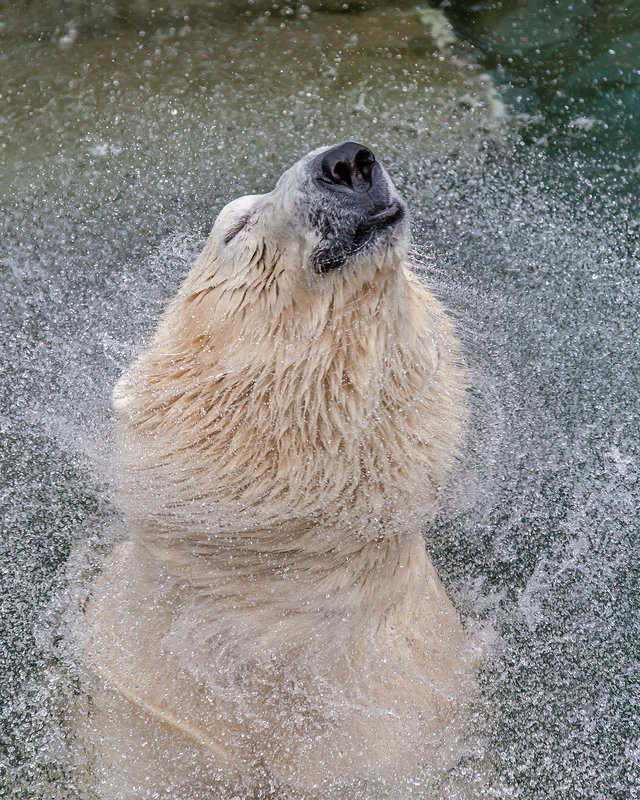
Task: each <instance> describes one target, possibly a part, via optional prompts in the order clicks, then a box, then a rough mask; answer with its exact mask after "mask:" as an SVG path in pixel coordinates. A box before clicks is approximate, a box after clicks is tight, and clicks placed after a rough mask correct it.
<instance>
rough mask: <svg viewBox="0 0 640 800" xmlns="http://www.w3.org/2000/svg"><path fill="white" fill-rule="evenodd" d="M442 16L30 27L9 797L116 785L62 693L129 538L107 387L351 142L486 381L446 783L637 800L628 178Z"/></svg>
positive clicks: (13, 415)
mask: <svg viewBox="0 0 640 800" xmlns="http://www.w3.org/2000/svg"><path fill="white" fill-rule="evenodd" d="M24 13H25V14H26V13H27V12H24ZM434 13H436V12H433V11H426V12H424V13H423V15H422V17H421V15H420V14H419V13H417V12H413V11H412V12H397V11H391V10H386V9H381V10H372V11H369V12H367V13H363V14H357V15H356V14H352V15H337V14H336V15H333V14H325V15H316V14H314V13H312V12H308V13H305V14H301V13H300V12H297V13H296V14H293V15H291V16H292V18H291V19H290V18H289V15H286V14H283V15H282V16H280V17H277V18H275V19H274V18H273V17H271V18H266V17H264V16H255V17H251V18H247V19H246V20H245V19H242V20H239V19H232V18H231V19H229V18H222V17H221V18H220V19H219V20H217V22H216V24H215V27H211V26H209V25H207V24H204V23H203V24H202V25H200V26H197V25H195V24H194V25H193V27H190V26H189V21H185V20H184V19H183V18H182V17H181V18H180V19H181V22H179V23H177V22H176V21H175V18H173V17H172V18H171V19H164V20H155V21H151V22H150V21H149V20H147V23H148V24H146V25H145V27H139V28H136V29H134V28H133V27H131V26H130V25H126V24H124V23H121V24H115V23H114V24H111V25H110V26H107V27H106V28H104V31H105V33H106V34H108V35H106V36H102V35H101V34H96V31H95V29H93V28H91V29H87V28H86V26H84V25H83V24H82V20H81V19H79V18H78V19H75V20H71V19H66V20H65V21H63V22H60V21H59V20H57V21H56V23H55V25H56V26H57V28H56V27H55V26H54V27H46V26H45V28H44V30H40V33H41V35H40V40H38V36H37V35H34V33H33V32H34V31H37V30H39V28H38V25H37V21H36V20H31V21H30V24H29V26H26V27H25V28H23V30H22V32H21V31H20V30H18V31H17V32H16V31H9V33H7V35H6V38H5V42H6V43H7V47H4V48H3V52H2V55H1V56H0V58H1V61H0V66H1V68H2V72H3V80H2V82H1V88H0V92H1V93H2V100H1V102H2V106H1V107H0V114H1V115H2V118H3V126H2V128H3V137H4V138H3V139H2V149H1V150H0V159H1V160H2V176H3V177H2V194H3V208H4V214H3V219H2V223H1V224H2V229H1V241H2V251H1V252H2V255H1V259H2V269H3V285H4V292H3V296H2V304H3V308H2V316H1V317H0V319H2V323H1V324H2V333H3V335H2V340H1V342H2V344H1V346H2V350H3V353H2V362H1V363H2V385H1V389H0V391H1V392H2V403H3V405H2V410H1V412H0V414H1V416H0V420H1V423H2V431H3V447H2V451H1V453H0V461H1V463H2V475H3V485H2V502H3V537H2V560H1V562H0V563H1V564H2V567H1V569H2V583H1V585H2V594H1V595H0V596H1V602H2V609H3V613H2V615H0V626H1V630H2V641H3V648H2V649H1V650H0V659H1V664H2V674H3V685H2V690H1V691H2V711H1V716H0V719H1V723H0V731H1V734H2V745H1V747H2V749H1V751H0V793H2V794H3V795H7V796H12V797H20V798H42V797H67V798H70V797H78V798H83V800H85V798H88V797H90V796H91V794H90V793H89V790H88V789H86V780H85V776H84V772H85V765H84V764H83V763H82V759H81V757H79V756H78V754H77V753H75V752H74V749H73V744H72V740H71V739H70V733H69V726H68V724H67V723H66V722H65V720H64V714H63V711H64V710H65V707H68V706H70V705H78V704H81V703H82V702H84V700H83V699H82V694H81V692H80V689H79V683H78V682H79V677H80V676H79V672H78V670H77V668H76V661H77V653H78V650H79V648H80V647H81V638H82V622H81V620H82V609H83V605H84V603H85V602H86V598H87V596H88V594H89V591H90V585H91V578H92V576H93V575H94V574H95V572H96V571H97V570H98V569H99V567H100V564H101V563H102V561H103V559H104V555H105V553H106V552H108V550H109V549H110V547H111V546H112V544H113V542H114V541H115V540H116V539H117V538H118V537H119V536H121V535H122V530H121V525H120V523H119V520H118V517H117V514H116V512H115V511H114V508H113V505H112V499H111V478H110V472H109V469H110V468H109V452H110V436H111V433H110V432H111V424H112V420H111V413H110V410H109V397H110V390H111V387H112V386H113V384H114V382H115V380H116V379H117V377H118V375H119V374H120V372H121V370H122V369H123V367H124V366H125V365H126V364H127V363H128V362H129V361H130V359H131V357H132V356H133V354H134V353H135V352H136V350H137V349H138V348H139V347H140V345H141V343H142V342H143V341H144V338H145V337H146V336H148V335H149V333H150V332H151V330H152V327H153V320H154V319H155V317H156V315H157V314H158V312H159V311H160V309H161V308H162V307H163V305H164V303H165V302H166V299H167V298H168V297H169V296H171V295H172V294H173V292H174V291H175V289H176V288H177V286H178V284H179V282H180V279H181V277H182V276H183V275H184V273H185V271H186V269H187V268H188V265H189V263H190V262H191V260H192V259H193V257H194V256H195V254H196V253H197V252H198V250H199V248H200V247H201V245H202V242H203V238H204V236H205V235H206V232H207V230H208V228H209V227H210V225H211V222H212V219H213V217H214V216H215V213H216V212H217V210H219V208H220V207H221V206H222V204H223V203H224V202H226V201H227V200H229V199H231V198H232V197H235V196H238V195H240V194H244V193H247V192H249V191H264V190H267V189H269V188H270V187H271V186H272V185H273V183H274V182H275V180H276V179H277V177H278V176H279V175H280V173H281V171H282V169H283V167H285V166H287V165H288V164H290V163H292V162H293V161H294V160H295V159H296V158H297V157H299V156H300V155H301V154H303V153H304V152H306V151H308V150H310V149H312V148H313V147H315V146H317V145H319V144H324V143H330V142H334V141H337V140H343V139H355V140H363V141H365V142H366V143H367V144H371V146H372V147H373V148H374V150H375V151H376V152H377V153H378V154H379V155H380V157H381V159H382V160H384V161H385V164H386V165H387V167H388V169H389V171H390V172H391V173H392V175H393V176H394V180H395V182H396V185H398V187H399V188H400V190H401V191H402V193H403V194H404V196H405V198H406V199H407V201H408V203H409V206H410V208H411V210H412V215H413V227H414V250H415V254H416V259H417V260H418V262H419V264H421V265H422V266H421V273H422V275H423V276H424V278H425V280H427V281H428V282H429V283H430V284H431V285H432V286H434V287H435V288H436V290H437V292H438V294H439V295H440V296H441V297H443V298H444V299H445V300H446V302H447V304H448V305H449V306H450V307H451V308H452V309H453V310H454V312H455V314H456V316H457V319H458V324H459V328H460V332H461V336H462V338H463V340H464V342H465V346H466V351H467V355H468V360H469V362H470V364H471V367H472V370H473V375H474V381H473V383H474V387H473V390H472V394H473V403H474V417H473V432H472V436H471V442H470V444H469V451H468V453H467V457H466V461H465V465H464V468H463V469H462V471H461V474H460V476H459V477H458V479H457V482H456V485H455V486H454V487H453V488H452V489H451V490H450V500H449V503H448V510H447V512H446V513H445V514H444V515H443V517H442V518H441V519H440V520H439V522H438V524H437V525H436V526H434V527H433V528H432V529H430V530H429V531H427V534H426V535H427V547H428V550H429V552H430V553H431V554H432V556H433V558H434V562H435V563H436V566H437V568H438V570H439V572H440V574H441V576H442V578H443V580H444V583H445V585H446V587H447V590H448V592H449V594H450V596H451V597H452V598H453V599H454V601H455V603H456V606H457V607H458V609H459V610H460V612H461V614H462V615H463V618H464V620H465V623H466V624H467V626H468V627H469V629H470V630H472V631H474V632H475V635H476V636H477V637H478V638H479V639H480V640H482V641H483V642H485V643H487V642H488V643H489V654H488V656H487V660H486V663H485V665H484V668H483V671H482V675H481V683H482V698H481V702H480V708H479V712H478V722H477V730H476V736H475V740H474V742H473V749H472V752H471V754H470V755H469V757H468V759H467V761H466V762H465V763H464V764H462V765H461V767H460V769H459V770H458V772H457V774H456V775H455V776H453V777H452V779H451V784H450V785H448V786H443V787H442V788H441V790H440V796H442V797H443V798H444V797H458V796H460V797H462V796H468V795H469V793H471V796H474V797H487V798H489V797H501V798H502V797H504V798H507V797H523V798H528V799H533V798H566V797H571V798H603V800H604V799H605V798H607V800H609V799H610V798H620V799H621V800H622V798H625V800H626V798H629V797H637V796H639V793H640V789H639V787H640V747H639V744H638V743H639V741H640V721H639V716H638V710H637V697H638V696H639V693H640V686H639V685H638V684H639V675H638V659H637V641H638V637H639V635H640V631H639V630H638V613H637V603H638V596H639V589H640V587H639V585H638V583H639V578H640V574H639V573H640V569H639V567H638V563H639V562H638V554H637V544H636V538H637V534H636V532H637V529H638V505H639V504H638V499H639V498H638V494H639V491H638V456H639V449H640V448H639V436H638V425H637V418H638V394H639V389H640V386H639V382H640V378H639V373H638V367H637V364H638V355H639V354H638V345H637V339H636V332H635V327H636V324H635V323H636V320H637V308H638V303H639V301H640V297H639V290H638V282H637V279H636V274H635V273H636V269H637V260H638V251H639V247H638V223H637V219H638V217H637V210H636V208H635V206H634V199H633V195H632V194H631V192H630V191H629V190H628V186H627V184H626V183H625V179H626V178H629V180H631V178H632V174H631V171H630V170H629V171H628V172H626V173H622V174H621V173H620V171H619V170H614V169H613V168H612V167H611V163H610V159H604V157H603V163H604V162H605V161H606V168H605V167H603V166H602V165H600V164H599V162H598V160H597V159H595V160H594V159H593V158H591V159H589V158H587V157H585V156H584V155H580V154H576V153H572V155H571V158H570V159H568V158H567V153H566V152H562V153H561V154H560V155H558V154H555V155H554V154H553V153H550V152H549V151H547V150H546V149H545V148H544V147H543V146H542V144H540V143H538V144H537V145H536V144H523V143H522V142H521V140H520V137H519V136H518V131H517V129H516V122H515V121H513V120H510V119H508V118H504V115H503V111H502V106H501V104H500V101H499V100H498V97H497V95H496V94H495V92H494V91H493V88H492V86H491V84H490V82H489V81H488V79H487V77H486V76H485V75H484V74H483V73H482V71H481V70H480V69H479V68H478V67H477V66H475V65H474V64H473V63H472V62H471V61H469V58H470V56H469V53H468V52H467V50H465V48H464V47H463V46H462V45H461V44H460V43H459V42H457V41H456V40H452V37H451V35H450V29H449V28H447V27H446V24H445V23H443V18H442V16H437V17H436V18H435V20H436V21H437V22H438V26H439V27H438V26H435V31H436V32H435V33H434V25H435V23H434V18H433V17H431V18H430V17H429V15H430V14H434ZM304 16H306V19H303V18H301V17H304ZM31 23H33V26H35V27H32V26H31ZM100 24H101V25H106V23H104V21H101V22H100ZM25 31H26V32H25ZM437 31H440V34H438V33H437ZM442 31H444V32H445V33H446V35H444V34H443V33H442ZM432 36H437V37H439V45H440V49H438V48H436V47H435V46H434V44H433V39H432V38H431V37H432ZM536 124H539V121H537V122H536ZM461 787H462V788H461ZM470 787H471V788H470ZM408 792H409V790H408ZM465 792H466V793H467V795H465V794H464V793H465ZM410 796H420V787H419V786H418V787H413V789H412V790H411V795H410Z"/></svg>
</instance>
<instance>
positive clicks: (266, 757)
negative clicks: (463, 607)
mask: <svg viewBox="0 0 640 800" xmlns="http://www.w3.org/2000/svg"><path fill="white" fill-rule="evenodd" d="M314 157H316V154H311V155H310V156H308V157H306V158H305V159H303V160H302V161H300V162H299V163H298V164H296V165H295V166H294V167H293V168H292V169H291V170H289V171H288V172H287V173H285V175H284V176H283V178H282V179H281V180H280V181H279V183H278V185H277V186H276V188H275V189H274V191H273V192H271V193H270V194H268V195H262V196H252V197H247V198H242V199H241V200H239V201H235V202H234V203H232V204H230V205H229V206H227V207H226V208H225V209H224V210H223V211H222V213H221V214H220V216H219V217H218V219H217V221H216V224H215V226H214V228H213V231H212V233H211V236H210V237H209V240H208V242H207V244H206V246H205V248H204V250H203V252H202V254H201V255H200V257H199V258H198V260H197V262H196V264H195V266H194V267H193V269H192V271H191V272H190V274H189V275H188V276H187V278H186V280H185V282H184V284H183V286H182V288H181V289H180V291H179V293H178V295H177V296H176V297H175V299H174V300H173V301H172V302H171V304H170V306H169V308H168V310H167V311H166V313H165V314H164V316H163V317H162V319H161V321H160V324H159V326H158V330H157V333H156V335H155V337H154V339H153V341H152V342H151V344H150V346H149V347H148V349H147V350H146V351H145V352H144V353H143V354H142V355H141V356H140V358H139V359H138V360H137V361H136V362H135V364H134V365H133V366H132V367H131V368H130V370H129V371H128V372H127V373H126V374H125V375H124V376H123V378H122V379H121V380H120V382H119V383H118V385H117V387H116V389H115V392H114V405H115V408H116V411H117V414H118V425H117V437H118V469H119V474H120V484H121V502H122V508H123V512H124V515H125V518H126V520H127V523H128V527H129V530H130V539H129V541H128V542H127V543H125V544H124V545H122V546H121V547H120V548H119V549H118V550H117V551H116V552H115V553H114V555H113V557H112V559H111V561H110V562H109V564H108V565H107V566H106V567H105V570H104V572H103V574H102V576H101V578H100V581H99V582H98V585H97V586H96V589H95V592H94V597H93V601H92V607H91V610H90V614H89V621H90V647H89V654H90V659H91V663H92V665H93V666H94V669H95V672H96V674H97V676H98V678H99V680H98V681H97V683H96V689H95V704H96V711H95V716H94V718H93V721H92V723H91V727H92V728H93V730H94V737H95V738H96V740H97V741H98V743H97V744H95V745H94V747H95V751H96V753H97V759H98V761H99V768H98V769H99V774H100V775H102V776H103V777H102V780H103V782H104V788H103V794H104V796H105V797H108V798H122V800H124V799H125V798H129V797H146V796H148V797H154V796H157V795H154V794H153V792H158V791H160V792H162V791H169V795H167V796H172V797H175V798H183V797H184V798H196V797H198V798H199V797H203V798H204V797H207V798H208V797H218V796H220V794H215V793H213V792H214V791H215V792H223V787H224V786H226V787H227V788H229V790H230V791H231V790H235V789H237V788H238V787H244V788H243V789H242V791H244V792H249V791H253V790H256V791H258V790H260V787H263V788H264V787H271V788H270V789H269V791H272V792H274V793H275V794H274V796H277V797H280V796H284V797H298V796H318V797H328V796H332V795H331V792H335V793H336V794H339V792H340V791H341V788H340V787H342V789H344V791H346V792H347V796H350V797H353V796H355V795H354V792H355V791H356V789H355V787H360V789H362V787H363V786H364V787H368V788H366V789H364V790H363V791H365V794H364V795H363V796H367V797H371V796H374V787H377V790H379V791H382V792H383V793H384V791H389V792H391V795H390V796H393V797H395V796H397V795H395V794H393V791H394V790H393V789H392V788H389V787H394V786H395V787H397V786H398V785H401V784H402V782H403V781H405V779H406V778H407V777H408V776H409V777H410V776H412V775H415V774H416V773H417V772H418V771H421V772H422V775H423V777H424V776H425V775H430V774H433V775H436V774H438V773H440V772H442V771H443V770H446V769H447V768H449V767H450V766H451V765H452V764H454V763H455V761H456V759H457V758H458V755H459V740H460V736H461V728H462V726H463V722H464V707H465V703H466V700H467V692H468V689H469V687H470V684H471V680H470V673H471V672H472V667H471V664H470V660H469V659H468V654H467V648H466V644H465V638H464V634H463V630H462V628H461V625H460V622H459V620H458V617H457V614H456V612H455V611H454V609H453V607H452V605H451V603H450V602H449V600H448V598H447V597H446V594H445V592H444V590H443V587H442V585H441V583H440V581H439V580H438V578H437V576H436V574H435V571H434V569H433V567H432V565H431V562H430V561H429V558H428V556H427V554H426V552H425V547H424V543H423V540H422V537H421V526H422V525H423V524H424V522H425V520H429V519H430V518H431V517H432V516H433V514H434V511H435V509H436V508H437V504H438V495H439V491H440V489H441V487H442V486H443V485H444V484H445V483H446V482H447V479H448V476H449V473H450V471H451V468H452V465H453V463H454V460H455V457H456V454H457V452H458V449H459V444H460V439H461V434H462V427H463V421H464V416H465V414H464V389H465V379H464V373H463V371H462V368H461V366H460V356H459V350H458V345H457V342H456V339H455V337H454V332H453V329H452V325H451V323H450V321H449V320H448V318H447V316H446V315H445V313H444V312H443V309H442V308H441V306H440V305H439V304H438V302H436V300H435V299H434V298H433V297H432V296H431V295H430V294H429V293H428V292H427V291H426V290H425V289H424V288H423V287H422V286H421V285H420V284H419V283H418V282H417V280H416V279H415V278H414V277H413V276H412V274H411V273H410V272H409V271H408V269H407V267H406V259H407V226H406V222H401V223H399V224H397V225H396V226H395V227H393V228H392V229H389V230H385V231H384V232H383V233H382V234H381V235H380V236H379V237H378V238H377V239H376V240H375V241H374V242H373V243H372V244H370V245H369V246H368V247H364V248H362V251H361V252H356V253H354V254H353V256H352V257H351V258H350V259H349V260H348V261H347V263H346V264H345V265H344V266H343V267H342V268H341V269H336V270H333V271H332V272H329V273H326V274H317V273H315V272H313V270H311V269H310V268H309V263H310V254H311V253H312V250H313V248H315V247H317V246H318V244H321V243H322V236H323V233H322V231H321V230H318V229H317V227H314V224H313V220H312V219H311V217H310V215H309V214H308V208H309V205H310V203H311V204H312V200H313V201H314V202H315V201H317V202H330V200H328V201H326V200H325V199H324V196H322V197H320V198H319V199H318V198H317V197H316V196H315V195H313V192H314V191H315V189H314V186H313V183H312V182H310V179H309V172H310V170H311V169H312V165H313V163H314V161H313V158H314ZM385 175H386V174H385ZM385 179H386V177H385ZM386 180H388V179H386ZM389 192H390V196H392V197H395V196H396V195H395V190H394V189H393V186H392V184H391V183H390V182H389ZM314 198H315V199H314ZM163 787H164V788H163ZM167 787H170V788H169V789H167ZM385 787H386V788H385ZM314 792H316V793H317V795H316V794H314ZM161 796H164V795H161Z"/></svg>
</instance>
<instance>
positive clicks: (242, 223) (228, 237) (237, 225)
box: [224, 214, 249, 244]
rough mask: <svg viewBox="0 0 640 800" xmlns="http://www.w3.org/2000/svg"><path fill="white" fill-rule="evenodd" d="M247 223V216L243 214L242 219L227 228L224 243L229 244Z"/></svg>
mask: <svg viewBox="0 0 640 800" xmlns="http://www.w3.org/2000/svg"><path fill="white" fill-rule="evenodd" d="M247 222H249V215H248V214H245V215H244V216H243V217H240V219H238V220H237V221H236V222H234V224H233V225H232V226H231V227H230V228H229V230H228V231H227V233H226V234H225V237H224V243H225V244H229V242H230V241H231V240H232V239H233V237H234V236H237V235H238V234H239V233H240V231H241V230H242V229H243V228H244V226H245V225H246V224H247Z"/></svg>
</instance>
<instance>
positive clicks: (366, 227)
mask: <svg viewBox="0 0 640 800" xmlns="http://www.w3.org/2000/svg"><path fill="white" fill-rule="evenodd" d="M404 216H405V207H404V205H403V204H402V203H401V202H399V201H398V200H392V201H391V202H390V203H389V204H388V205H386V206H385V207H384V208H382V209H380V208H378V209H377V210H374V211H373V212H372V213H370V214H368V215H367V216H366V217H364V219H362V220H361V221H360V222H359V224H358V225H357V227H356V229H355V230H354V231H353V232H352V234H351V235H344V236H339V237H336V238H335V239H333V241H332V242H331V243H328V244H327V245H325V246H324V247H320V248H317V249H316V250H315V251H314V253H313V254H312V256H311V263H312V266H313V269H314V271H315V272H316V273H320V274H322V273H326V272H333V271H334V270H337V269H340V268H341V267H343V266H344V265H345V264H346V262H347V261H348V260H350V259H351V258H353V257H354V256H357V255H359V254H360V253H363V252H365V251H366V250H367V249H368V248H369V247H370V245H372V244H373V243H374V242H375V240H376V239H377V238H378V235H379V234H380V233H382V231H384V230H386V229H387V228H392V227H393V226H394V225H396V224H397V223H398V222H401V221H402V220H403V219H404Z"/></svg>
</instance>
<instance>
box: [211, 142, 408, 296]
mask: <svg viewBox="0 0 640 800" xmlns="http://www.w3.org/2000/svg"><path fill="white" fill-rule="evenodd" d="M407 245H408V223H407V213H406V207H405V205H404V203H403V201H402V200H401V198H400V196H399V195H398V193H397V191H396V189H395V187H394V185H393V183H392V182H391V179H390V178H389V176H388V175H387V172H386V171H385V169H384V167H383V166H382V164H380V162H379V161H377V160H376V159H375V157H374V155H373V153H372V152H371V150H369V149H368V148H367V147H365V146H363V145H361V144H357V143H355V142H344V143H343V144H340V145H337V146H335V147H325V148H319V149H318V150H314V151H313V152H311V153H309V154H308V155H306V156H305V157H304V158H302V159H301V160H300V161H298V162H297V163H296V164H294V165H293V166H292V167H291V168H290V169H288V170H287V171H286V172H285V173H284V175H282V177H281V178H280V180H279V181H278V182H277V184H276V186H275V188H274V189H273V191H271V192H269V193H268V194H263V195H248V196H246V197H241V198H239V199H237V200H234V201H233V202H232V203H229V205H227V206H226V207H225V208H224V209H223V210H222V211H221V213H220V214H219V216H218V218H217V220H216V223H215V225H214V228H213V231H212V233H211V237H210V240H209V247H210V248H211V251H212V252H213V253H215V259H216V265H217V268H218V270H219V272H220V277H224V279H225V280H232V281H233V282H236V281H241V280H245V279H246V278H247V276H248V275H249V273H253V272H255V262H256V258H257V259H262V260H263V261H265V262H268V265H267V266H266V267H265V269H264V270H263V275H264V278H265V287H264V288H268V287H270V286H271V285H272V284H273V285H274V286H275V285H276V284H277V286H278V288H279V289H282V290H284V295H285V296H287V297H289V298H294V297H295V295H296V293H297V290H298V289H300V288H302V289H305V288H306V289H308V290H310V291H316V292H317V291H318V290H320V289H321V288H322V287H333V286H335V283H336V282H339V281H341V280H344V279H345V278H346V279H347V280H350V279H356V280H358V281H360V280H366V279H370V278H371V277H372V272H374V271H376V270H380V269H384V268H393V267H394V266H397V264H398V263H399V262H400V261H402V260H403V259H404V257H405V256H406V251H407ZM274 264H278V265H280V268H278V267H277V266H276V267H275V270H274V274H270V272H271V270H270V268H269V267H270V266H271V265H274ZM276 276H277V277H276ZM254 278H255V275H251V276H250V280H251V282H253V280H254ZM283 281H284V283H285V284H287V285H286V286H283Z"/></svg>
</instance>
